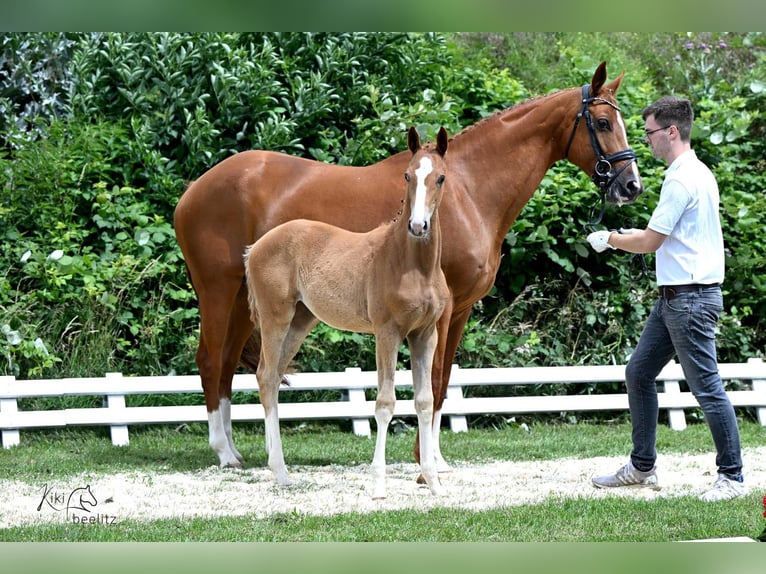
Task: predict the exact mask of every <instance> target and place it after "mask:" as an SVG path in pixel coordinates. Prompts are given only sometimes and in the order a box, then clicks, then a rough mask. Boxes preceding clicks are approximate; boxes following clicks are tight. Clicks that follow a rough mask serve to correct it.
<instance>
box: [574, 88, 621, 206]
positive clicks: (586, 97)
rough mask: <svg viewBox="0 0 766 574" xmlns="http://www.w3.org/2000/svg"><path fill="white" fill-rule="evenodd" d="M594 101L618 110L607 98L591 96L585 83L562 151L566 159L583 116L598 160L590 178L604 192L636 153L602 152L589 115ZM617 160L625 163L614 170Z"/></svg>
mask: <svg viewBox="0 0 766 574" xmlns="http://www.w3.org/2000/svg"><path fill="white" fill-rule="evenodd" d="M596 102H598V103H600V104H606V105H608V106H611V107H612V108H614V109H615V110H617V111H618V112H620V108H619V107H618V106H617V105H616V104H614V103H612V102H610V101H609V100H606V99H604V98H598V97H591V96H590V84H585V85H584V86H583V87H582V108H581V109H580V113H579V114H577V118H576V119H575V123H574V127H573V128H572V133H571V134H570V135H569V141H568V142H567V147H566V150H565V151H564V158H565V159H566V158H567V156H569V148H570V147H571V146H572V140H574V136H575V133H576V132H577V126H578V125H579V124H580V120H581V119H582V118H583V117H584V118H585V125H586V126H587V127H588V135H589V136H590V143H591V145H592V146H593V151H594V152H595V154H596V157H597V158H598V160H596V166H595V168H594V170H593V174H592V175H591V179H592V180H593V182H594V183H595V184H596V185H598V187H599V188H600V189H601V191H602V192H603V193H604V194H606V191H607V189H609V187H610V186H611V185H612V183H614V180H615V179H617V177H619V175H620V174H621V173H622V172H623V171H625V169H627V167H628V166H629V165H630V164H632V163H633V162H634V161H636V154H635V153H634V152H633V150H632V149H626V150H623V151H618V152H617V153H613V154H612V155H609V156H608V155H606V154H604V150H603V149H601V144H599V143H598V138H597V137H596V130H595V129H594V127H593V118H592V117H591V115H590V106H591V104H593V103H596ZM618 161H624V162H625V163H624V164H622V166H620V169H618V170H617V171H616V172H615V171H613V164H614V163H616V162H618Z"/></svg>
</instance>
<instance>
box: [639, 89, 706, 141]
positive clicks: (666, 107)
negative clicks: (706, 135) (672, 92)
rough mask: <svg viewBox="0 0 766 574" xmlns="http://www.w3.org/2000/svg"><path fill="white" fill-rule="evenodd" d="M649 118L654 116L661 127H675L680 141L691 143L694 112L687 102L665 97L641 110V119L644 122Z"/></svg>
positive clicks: (683, 99) (682, 99) (681, 99)
mask: <svg viewBox="0 0 766 574" xmlns="http://www.w3.org/2000/svg"><path fill="white" fill-rule="evenodd" d="M649 116H654V119H655V121H656V122H657V123H658V124H660V125H661V126H676V127H677V128H678V134H679V135H680V136H681V139H682V140H683V141H686V142H688V141H691V133H692V123H693V122H694V110H693V109H692V104H691V102H690V101H689V100H687V99H685V98H676V97H673V96H665V97H663V98H660V99H659V100H657V101H656V102H654V103H653V104H650V105H648V106H646V107H645V108H644V109H643V111H642V112H641V117H643V118H644V120H646V118H648V117H649Z"/></svg>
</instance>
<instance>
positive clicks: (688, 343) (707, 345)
mask: <svg viewBox="0 0 766 574" xmlns="http://www.w3.org/2000/svg"><path fill="white" fill-rule="evenodd" d="M642 117H643V118H644V122H645V130H644V133H645V140H646V142H647V143H648V144H649V145H650V147H651V148H652V153H653V155H654V157H655V158H657V159H659V160H662V161H664V162H666V163H667V164H668V169H667V171H666V172H665V179H664V181H663V184H662V189H661V191H660V198H659V201H658V203H657V207H656V208H655V210H654V212H653V213H652V216H651V219H650V220H649V224H648V225H647V227H646V229H628V230H620V231H617V232H615V231H596V232H594V233H591V234H590V235H588V242H589V243H590V244H591V246H592V247H593V249H594V250H595V251H597V252H599V253H601V252H602V251H604V250H606V249H622V250H624V251H628V252H631V253H653V252H656V273H657V284H658V286H659V299H658V300H657V302H656V303H655V304H654V307H653V308H652V310H651V313H650V314H649V318H648V320H647V322H646V325H645V326H644V330H643V332H642V333H641V337H640V339H639V341H638V345H637V346H636V348H635V350H634V351H633V353H632V355H631V357H630V360H629V361H628V364H627V367H626V369H625V382H626V385H627V389H628V404H629V408H630V416H631V425H632V429H633V431H632V439H633V450H632V452H631V454H630V460H629V462H628V464H626V465H625V466H623V467H622V468H620V469H619V470H618V471H617V472H616V473H615V474H611V475H607V476H599V477H594V478H593V479H592V481H593V485H594V486H596V487H598V488H620V487H628V486H634V487H635V486H637V487H649V488H653V489H655V490H659V488H660V487H659V484H658V480H657V473H656V467H655V461H656V459H657V452H656V450H655V443H656V438H657V417H658V414H659V407H658V402H657V385H656V377H657V375H658V374H659V373H660V371H661V370H662V368H663V367H664V366H665V365H666V364H667V363H668V361H670V360H671V359H672V358H673V356H674V355H677V357H678V361H679V363H680V364H681V368H682V369H683V372H684V377H685V378H686V382H687V384H688V385H689V388H690V389H691V391H692V393H693V394H694V396H695V397H696V399H697V402H698V403H699V405H700V407H701V408H702V411H703V412H704V413H705V419H706V420H707V423H708V425H709V427H710V431H711V434H712V435H713V442H714V444H715V448H716V452H717V456H716V464H717V466H718V478H717V480H716V481H715V483H714V484H713V486H712V487H711V488H710V489H709V490H707V491H706V492H704V493H703V494H702V495H701V496H700V499H701V500H704V501H718V500H727V499H731V498H735V497H738V496H742V495H744V494H745V492H746V489H745V486H744V484H743V476H742V453H741V448H740V440H739V429H738V428H737V419H736V417H735V414H734V408H733V407H732V405H731V402H730V401H729V398H728V396H727V395H726V393H725V391H724V388H723V383H722V381H721V377H720V375H719V374H718V360H717V356H716V343H715V329H716V325H717V323H718V317H719V315H720V313H721V311H722V310H723V297H722V294H721V283H722V282H723V278H724V247H723V234H722V233H721V223H720V219H719V216H718V203H719V196H718V184H717V183H716V180H715V177H714V176H713V174H712V173H711V171H710V170H709V169H708V167H707V166H706V165H705V164H703V163H702V162H701V161H700V160H699V159H697V156H696V154H695V152H694V150H692V148H691V129H692V122H693V119H694V112H693V110H692V107H691V104H690V102H689V101H688V100H686V99H681V98H675V97H664V98H661V99H659V100H657V101H656V102H655V103H653V104H651V105H650V106H648V107H646V108H645V109H644V110H643V112H642Z"/></svg>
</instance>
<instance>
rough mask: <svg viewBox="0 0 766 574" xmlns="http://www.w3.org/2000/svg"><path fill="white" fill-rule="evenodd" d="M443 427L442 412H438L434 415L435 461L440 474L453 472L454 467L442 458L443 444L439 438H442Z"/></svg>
mask: <svg viewBox="0 0 766 574" xmlns="http://www.w3.org/2000/svg"><path fill="white" fill-rule="evenodd" d="M441 427H442V412H441V410H438V411H436V412H435V413H434V423H433V427H432V429H431V430H432V433H433V440H434V460H436V469H437V470H438V471H439V472H452V467H451V466H450V465H449V464H448V463H447V461H446V460H444V457H443V456H442V450H441V444H440V442H439V437H440V436H441Z"/></svg>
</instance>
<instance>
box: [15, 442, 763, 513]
mask: <svg viewBox="0 0 766 574" xmlns="http://www.w3.org/2000/svg"><path fill="white" fill-rule="evenodd" d="M743 455H744V458H745V472H746V481H747V484H748V487H749V488H750V489H755V490H757V491H764V492H766V447H760V448H755V449H752V448H751V449H744V450H743ZM714 460H715V455H714V454H713V453H705V454H699V455H662V454H660V455H659V458H658V461H657V465H658V475H659V480H660V485H661V486H662V490H660V491H659V492H656V491H652V490H648V489H625V490H623V489H620V490H617V491H605V490H599V489H596V488H593V486H591V483H590V478H591V476H593V475H600V474H608V473H611V472H613V471H614V470H616V469H617V468H619V466H621V465H622V464H624V463H625V462H626V459H625V458H624V457H623V458H615V457H597V458H585V459H560V460H553V461H538V462H529V461H522V462H513V461H501V462H492V463H488V464H467V463H459V462H458V463H454V464H453V470H452V472H449V473H443V474H442V475H441V481H442V484H443V485H444V487H445V491H446V492H445V495H444V496H440V497H434V496H432V495H431V494H430V491H429V490H428V488H426V487H425V486H421V485H418V484H416V482H415V477H416V476H417V475H418V467H417V465H416V464H414V463H412V464H391V465H389V466H388V468H387V472H388V474H387V487H388V497H387V498H386V499H384V500H373V499H372V498H371V496H370V493H371V486H372V484H371V482H372V481H371V477H370V472H369V465H367V464H364V465H358V466H354V467H343V466H319V467H316V466H312V467H299V466H289V465H288V469H289V471H290V476H291V478H292V480H293V485H292V486H288V487H278V486H276V485H275V484H274V482H273V480H272V478H271V471H270V470H268V469H267V468H250V469H244V470H233V469H227V470H221V469H219V468H217V467H210V468H206V469H203V470H200V471H197V472H187V473H178V472H175V473H145V472H140V471H135V472H128V473H118V474H109V475H98V474H87V473H86V474H82V475H80V476H76V477H70V478H67V479H66V480H63V481H56V480H55V479H53V480H51V481H49V482H47V483H42V482H41V483H36V484H30V483H26V482H20V481H15V480H2V481H0V488H2V492H3V493H4V496H3V501H2V503H0V528H2V527H8V526H14V525H25V524H33V523H40V522H48V523H58V522H62V521H66V520H70V521H71V520H78V519H79V520H82V519H85V520H90V521H91V522H94V521H95V522H99V523H110V522H119V521H123V520H128V519H135V520H153V519H159V518H170V517H179V516H186V517H192V516H220V515H231V516H233V515H244V514H253V515H255V516H257V517H261V518H263V517H267V516H270V515H273V514H276V513H292V512H297V513H302V514H315V515H328V514H335V513H342V512H352V511H356V512H370V511H375V510H398V509H404V508H417V509H422V510H427V509H430V508H435V507H456V508H465V509H470V510H479V509H486V508H494V507H504V506H513V505H518V504H524V503H530V502H532V503H534V502H539V501H541V500H543V499H545V498H547V497H589V498H593V499H597V498H601V497H605V496H633V497H645V498H660V497H667V496H680V495H685V494H692V495H697V494H699V493H701V492H703V491H704V490H705V489H706V488H707V487H708V486H709V485H710V484H712V482H713V481H714V479H715V474H714V473H715V466H714ZM86 486H90V489H91V493H92V495H93V498H90V497H89V496H88V494H87V492H84V491H82V490H78V489H80V488H83V487H86ZM81 495H83V497H82V499H81V498H80V496H81ZM70 497H71V498H70ZM93 500H95V504H94V503H93ZM67 504H68V505H69V509H68V510H67ZM77 507H79V508H77Z"/></svg>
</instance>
